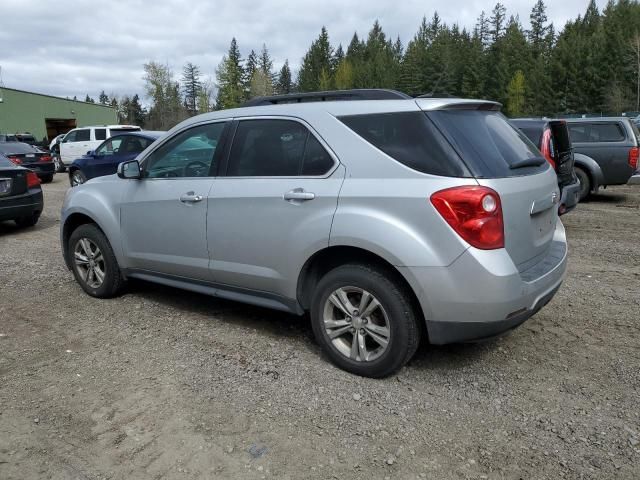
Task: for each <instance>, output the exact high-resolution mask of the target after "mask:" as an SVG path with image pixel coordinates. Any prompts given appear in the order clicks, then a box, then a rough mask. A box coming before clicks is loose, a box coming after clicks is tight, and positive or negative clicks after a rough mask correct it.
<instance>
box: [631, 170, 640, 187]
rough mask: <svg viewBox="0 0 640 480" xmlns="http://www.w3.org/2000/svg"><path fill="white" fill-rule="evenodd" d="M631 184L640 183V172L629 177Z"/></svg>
mask: <svg viewBox="0 0 640 480" xmlns="http://www.w3.org/2000/svg"><path fill="white" fill-rule="evenodd" d="M629 185H640V172H639V173H636V174H635V175H634V176H633V177H631V178H630V179H629Z"/></svg>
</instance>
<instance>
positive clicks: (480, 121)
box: [428, 110, 549, 178]
mask: <svg viewBox="0 0 640 480" xmlns="http://www.w3.org/2000/svg"><path fill="white" fill-rule="evenodd" d="M428 116H429V118H431V119H432V120H433V121H434V123H435V124H436V125H437V126H438V128H439V129H440V130H441V131H442V132H443V133H444V134H445V136H446V137H447V139H448V140H449V141H450V142H451V144H452V145H453V146H454V147H455V149H456V150H457V151H458V152H459V153H460V156H461V157H462V159H463V160H464V162H465V163H466V165H467V166H468V167H469V169H470V170H471V172H472V173H473V174H474V175H475V176H476V177H478V178H505V177H515V176H523V175H533V174H536V173H539V172H543V171H544V170H546V169H547V168H549V164H548V162H546V161H545V160H544V158H543V157H542V154H541V153H540V150H538V147H537V146H536V145H534V144H533V143H532V142H531V140H529V139H528V138H527V137H526V136H525V135H524V134H523V133H522V132H521V131H520V130H519V129H517V128H515V127H514V126H512V125H511V124H510V123H509V122H508V121H507V119H506V118H505V116H504V115H502V114H501V113H500V112H497V111H493V110H436V111H433V112H429V113H428ZM529 159H531V160H533V162H532V163H534V165H531V166H523V167H520V168H517V167H516V164H518V163H521V162H526V161H527V160H529ZM535 163H539V164H538V165H535Z"/></svg>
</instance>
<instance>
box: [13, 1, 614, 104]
mask: <svg viewBox="0 0 640 480" xmlns="http://www.w3.org/2000/svg"><path fill="white" fill-rule="evenodd" d="M502 3H503V4H505V5H506V7H507V15H516V14H518V15H519V16H520V19H521V21H522V23H523V24H524V25H525V28H526V27H527V26H528V21H529V13H530V11H531V7H532V6H533V4H534V3H535V0H502ZM545 3H546V4H547V14H548V16H549V19H550V20H551V21H553V22H554V24H555V25H556V29H559V27H561V26H563V25H564V24H565V22H566V21H567V20H569V19H573V18H575V17H576V16H577V15H578V14H583V13H584V11H585V10H586V7H587V4H588V0H563V1H557V0H554V1H553V2H552V1H551V0H547V1H546V2H545ZM605 3H606V2H605V0H600V1H598V5H599V7H600V8H602V7H603V6H604V4H605ZM494 4H495V2H494V1H493V0H492V1H489V2H483V1H478V0H431V1H424V0H422V1H418V0H401V1H397V0H396V1H390V0H366V1H362V0H322V1H312V0H297V1H293V0H263V1H252V0H232V1H221V0H217V1H216V0H213V1H204V0H191V1H184V0H154V1H153V2H151V1H142V0H127V1H123V0H112V1H106V2H95V1H93V0H91V1H90V0H73V1H70V0H57V1H56V2H52V1H47V0H40V1H38V0H0V67H1V68H2V81H3V82H4V86H5V87H10V88H17V89H22V90H30V91H35V92H41V93H47V94H51V95H60V96H70V97H73V96H74V95H77V96H78V99H84V97H85V95H86V94H87V93H88V94H89V95H91V96H92V97H94V98H96V97H97V96H98V94H99V93H100V91H101V90H105V91H106V92H107V94H111V93H115V94H117V95H122V94H133V93H139V94H140V95H141V96H143V95H144V91H143V90H144V88H143V81H142V75H143V71H142V66H143V64H144V63H145V62H148V61H149V60H156V61H160V62H163V63H168V64H169V65H170V66H171V67H172V68H173V69H174V71H175V72H176V74H177V75H179V74H180V71H181V69H182V65H184V64H185V63H186V62H193V63H195V64H197V65H199V66H200V67H201V69H202V72H203V73H204V74H205V75H206V76H212V77H213V76H214V72H215V68H216V66H217V65H218V63H219V62H220V60H221V58H222V55H223V54H224V53H225V52H226V51H227V49H228V48H229V42H230V41H231V38H232V37H234V36H235V37H236V39H237V40H238V44H239V46H240V49H241V52H242V55H243V57H246V56H247V54H248V53H249V51H250V50H251V49H252V48H253V49H255V50H256V51H258V50H259V49H260V48H261V46H262V43H263V42H264V43H266V44H267V47H268V48H269V51H270V52H271V54H272V56H273V58H274V61H275V64H276V66H277V67H280V66H281V65H282V63H283V62H284V60H285V58H288V59H289V62H290V64H291V65H292V67H293V68H294V69H296V68H297V67H298V65H299V64H300V59H301V57H302V56H303V55H304V53H305V51H306V50H307V48H308V47H309V45H310V43H311V42H312V40H314V39H315V38H316V37H317V36H318V33H319V31H320V28H321V27H322V25H325V26H326V27H327V29H328V31H329V37H330V40H331V42H332V44H334V45H337V44H338V43H340V42H341V43H342V44H343V45H345V46H346V44H348V42H349V40H350V39H351V36H352V35H353V32H354V31H357V32H358V35H360V36H361V37H362V36H366V34H367V32H368V31H369V29H370V28H371V25H372V24H373V22H374V20H376V19H378V20H379V21H380V23H381V25H382V28H383V30H384V31H385V33H386V34H387V35H391V36H393V37H394V38H395V37H396V36H397V35H400V38H401V39H402V41H403V43H404V44H405V45H406V43H407V42H408V41H409V40H410V39H411V38H412V37H413V35H414V34H415V32H416V30H417V29H418V25H419V23H420V20H421V18H422V16H424V15H426V16H427V18H430V17H431V16H432V15H433V13H434V11H438V13H439V14H440V16H441V17H442V19H443V21H445V22H446V23H448V24H452V23H456V22H457V23H458V24H459V25H460V26H461V27H463V26H464V27H470V28H471V27H473V25H474V24H475V21H476V19H477V17H478V15H479V14H480V12H481V11H482V10H485V11H486V12H487V13H489V12H490V11H491V10H492V8H493V5H494ZM0 86H1V85H0Z"/></svg>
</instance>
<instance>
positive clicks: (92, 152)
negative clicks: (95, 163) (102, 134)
mask: <svg viewBox="0 0 640 480" xmlns="http://www.w3.org/2000/svg"><path fill="white" fill-rule="evenodd" d="M87 155H88V156H90V157H95V152H94V151H93V150H89V151H88V152H87Z"/></svg>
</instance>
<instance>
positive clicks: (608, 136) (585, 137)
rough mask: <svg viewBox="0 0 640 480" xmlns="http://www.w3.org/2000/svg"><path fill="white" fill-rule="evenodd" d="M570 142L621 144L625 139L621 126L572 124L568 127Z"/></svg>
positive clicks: (614, 123) (612, 123)
mask: <svg viewBox="0 0 640 480" xmlns="http://www.w3.org/2000/svg"><path fill="white" fill-rule="evenodd" d="M569 131H570V132H571V141H572V142H577V143H596V142H622V141H624V140H625V139H626V137H625V134H624V130H623V129H622V125H620V124H619V123H618V122H610V123H586V122H580V123H574V124H571V125H569Z"/></svg>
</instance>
